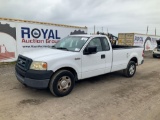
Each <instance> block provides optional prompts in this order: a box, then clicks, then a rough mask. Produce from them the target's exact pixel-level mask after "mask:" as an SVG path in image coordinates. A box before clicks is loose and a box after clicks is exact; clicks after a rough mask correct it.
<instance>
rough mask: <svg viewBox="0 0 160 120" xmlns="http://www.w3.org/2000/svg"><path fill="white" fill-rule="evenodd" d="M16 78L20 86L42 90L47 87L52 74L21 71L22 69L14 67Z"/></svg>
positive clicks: (48, 72)
mask: <svg viewBox="0 0 160 120" xmlns="http://www.w3.org/2000/svg"><path fill="white" fill-rule="evenodd" d="M15 70H16V72H15V74H16V77H17V79H18V81H20V82H21V83H22V84H24V85H26V86H29V87H32V88H37V89H44V88H47V87H48V84H49V81H50V78H51V76H52V74H53V71H38V70H28V71H23V70H22V69H20V68H18V66H16V69H15Z"/></svg>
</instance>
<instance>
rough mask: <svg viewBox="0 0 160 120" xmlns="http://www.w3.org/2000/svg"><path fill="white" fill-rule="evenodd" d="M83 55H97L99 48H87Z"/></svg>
mask: <svg viewBox="0 0 160 120" xmlns="http://www.w3.org/2000/svg"><path fill="white" fill-rule="evenodd" d="M83 53H84V55H89V54H95V53H97V46H91V47H86V48H85V49H84V52H83Z"/></svg>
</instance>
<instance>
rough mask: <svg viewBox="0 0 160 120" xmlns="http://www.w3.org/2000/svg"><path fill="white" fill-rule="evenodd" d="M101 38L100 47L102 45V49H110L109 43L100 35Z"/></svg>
mask: <svg viewBox="0 0 160 120" xmlns="http://www.w3.org/2000/svg"><path fill="white" fill-rule="evenodd" d="M101 40H102V47H103V50H104V51H108V50H110V46H109V43H108V40H107V38H105V37H102V39H101Z"/></svg>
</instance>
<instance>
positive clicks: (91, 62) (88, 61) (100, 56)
mask: <svg viewBox="0 0 160 120" xmlns="http://www.w3.org/2000/svg"><path fill="white" fill-rule="evenodd" d="M89 46H96V47H97V52H96V53H94V54H88V55H84V54H83V55H82V79H84V78H89V77H93V76H97V75H101V74H104V71H105V59H106V58H105V57H106V56H105V52H106V51H103V50H102V44H101V40H100V38H99V37H96V38H93V39H92V40H91V41H90V42H89V43H88V45H87V46H86V48H85V49H87V47H89ZM85 49H84V50H85Z"/></svg>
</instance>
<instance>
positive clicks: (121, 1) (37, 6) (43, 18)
mask: <svg viewBox="0 0 160 120" xmlns="http://www.w3.org/2000/svg"><path fill="white" fill-rule="evenodd" d="M0 17H2V18H3V17H4V18H15V19H24V20H34V21H40V22H51V23H58V24H67V25H76V26H82V27H83V26H87V27H88V33H89V34H90V33H93V32H94V25H95V31H96V32H97V31H100V32H105V33H107V32H109V33H112V34H114V35H118V33H141V34H146V32H147V26H148V34H152V35H154V34H155V29H156V34H157V35H160V0H0Z"/></svg>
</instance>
